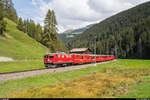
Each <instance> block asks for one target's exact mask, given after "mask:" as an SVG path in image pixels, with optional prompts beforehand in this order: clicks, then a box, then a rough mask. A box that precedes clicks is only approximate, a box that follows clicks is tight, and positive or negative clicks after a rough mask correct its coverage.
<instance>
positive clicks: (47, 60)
mask: <svg viewBox="0 0 150 100" xmlns="http://www.w3.org/2000/svg"><path fill="white" fill-rule="evenodd" d="M114 59H115V57H114V56H112V55H88V54H66V53H49V54H46V55H45V56H44V64H45V66H46V67H48V68H55V67H57V66H59V65H60V66H66V65H74V64H87V63H94V62H102V61H109V60H114Z"/></svg>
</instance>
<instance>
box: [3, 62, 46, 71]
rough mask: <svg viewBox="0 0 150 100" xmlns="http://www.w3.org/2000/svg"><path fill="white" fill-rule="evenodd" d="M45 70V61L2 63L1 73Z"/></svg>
mask: <svg viewBox="0 0 150 100" xmlns="http://www.w3.org/2000/svg"><path fill="white" fill-rule="evenodd" d="M41 68H45V66H44V63H43V60H33V61H15V62H0V73H5V72H17V71H25V70H32V69H41Z"/></svg>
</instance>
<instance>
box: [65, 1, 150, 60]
mask: <svg viewBox="0 0 150 100" xmlns="http://www.w3.org/2000/svg"><path fill="white" fill-rule="evenodd" d="M149 16H150V2H146V3H143V4H140V5H138V6H136V7H133V8H131V9H129V10H126V11H123V12H120V13H118V14H116V15H114V16H112V17H110V18H107V19H105V20H104V21H102V22H100V23H98V24H96V25H94V26H93V27H91V28H89V29H87V30H86V31H85V32H83V34H81V35H79V36H77V37H75V38H74V39H72V40H71V41H68V43H67V47H68V48H69V49H71V48H74V47H75V48H78V47H82V48H83V47H86V48H90V49H91V50H93V48H94V47H93V45H94V43H93V41H94V40H95V39H94V38H95V36H96V37H97V38H96V41H97V53H98V54H115V55H118V56H119V57H120V58H150V55H149V54H148V50H150V46H149V41H150V40H149V38H148V37H149V33H150V30H149V29H150V26H149V23H147V22H148V21H149V19H150V17H149ZM143 24H144V27H143ZM73 46H74V47H73Z"/></svg>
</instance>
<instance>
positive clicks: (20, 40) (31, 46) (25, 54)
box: [0, 19, 49, 60]
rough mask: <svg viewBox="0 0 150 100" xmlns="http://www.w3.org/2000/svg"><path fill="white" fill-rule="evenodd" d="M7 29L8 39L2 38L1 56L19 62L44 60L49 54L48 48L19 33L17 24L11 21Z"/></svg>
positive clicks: (0, 39)
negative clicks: (45, 55) (35, 59)
mask: <svg viewBox="0 0 150 100" xmlns="http://www.w3.org/2000/svg"><path fill="white" fill-rule="evenodd" d="M5 21H7V27H6V30H7V31H6V33H5V34H6V37H2V36H0V56H2V57H10V58H13V59H17V60H22V59H34V58H40V59H42V58H43V55H44V54H45V53H47V52H49V50H48V48H46V47H45V46H43V45H42V44H40V43H39V42H37V41H36V40H34V39H32V38H31V37H29V36H28V35H27V34H26V33H23V32H21V31H19V30H18V29H17V28H16V26H17V25H16V24H15V23H14V22H12V21H11V20H9V19H5Z"/></svg>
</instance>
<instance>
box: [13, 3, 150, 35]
mask: <svg viewBox="0 0 150 100" xmlns="http://www.w3.org/2000/svg"><path fill="white" fill-rule="evenodd" d="M147 1H150V0H13V2H14V7H15V8H16V10H17V14H18V16H19V17H22V18H23V19H27V18H28V19H32V20H34V21H35V22H36V23H39V24H41V25H42V26H43V25H44V23H43V22H44V18H45V16H46V13H47V11H48V9H51V10H54V11H55V15H56V19H57V22H58V25H57V27H58V32H59V33H62V32H64V31H66V30H68V29H76V28H81V27H85V26H87V25H89V24H94V23H98V22H100V21H102V20H104V19H106V18H108V17H110V16H112V15H114V14H117V13H119V12H121V11H124V10H127V9H129V8H132V7H134V6H136V5H138V4H141V3H144V2H147Z"/></svg>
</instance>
